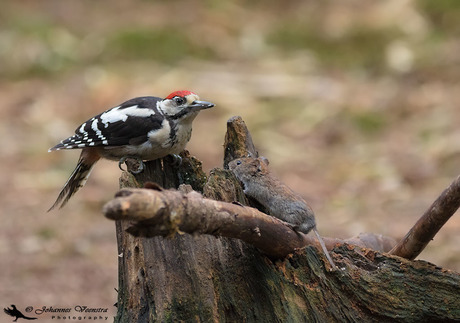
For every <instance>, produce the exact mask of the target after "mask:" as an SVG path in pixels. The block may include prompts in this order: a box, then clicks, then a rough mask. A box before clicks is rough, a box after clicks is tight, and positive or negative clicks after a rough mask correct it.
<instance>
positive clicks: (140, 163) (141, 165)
mask: <svg viewBox="0 0 460 323" xmlns="http://www.w3.org/2000/svg"><path fill="white" fill-rule="evenodd" d="M128 159H135V160H136V161H137V163H138V167H137V169H136V170H133V169H130V167H129V166H130V165H128V164H126V166H127V171H129V172H130V173H132V174H140V173H142V172H143V171H144V162H143V161H142V159H140V158H139V157H136V156H125V157H122V158H120V161H119V162H118V167H119V168H120V169H121V170H122V171H125V170H124V169H123V167H122V165H123V164H124V163H126V160H128Z"/></svg>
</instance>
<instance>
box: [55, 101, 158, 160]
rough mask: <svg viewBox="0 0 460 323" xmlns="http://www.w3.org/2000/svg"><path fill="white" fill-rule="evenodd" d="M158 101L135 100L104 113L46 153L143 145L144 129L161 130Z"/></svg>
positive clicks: (145, 135) (145, 139)
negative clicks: (98, 147)
mask: <svg viewBox="0 0 460 323" xmlns="http://www.w3.org/2000/svg"><path fill="white" fill-rule="evenodd" d="M161 100H162V99H161V98H158V97H153V96H146V97H138V98H134V99H131V100H128V101H126V102H124V103H122V104H121V105H119V106H117V107H114V108H112V109H109V110H106V111H104V112H102V113H101V114H98V115H97V116H94V117H93V118H91V119H89V120H88V121H86V122H84V123H82V124H81V125H80V126H79V127H78V128H77V129H76V130H75V135H73V136H72V137H69V138H67V139H65V140H62V141H61V142H60V143H59V144H57V145H56V146H54V147H53V148H51V149H50V151H53V150H60V149H78V148H80V149H81V148H84V147H97V146H123V145H139V144H142V143H143V142H145V141H147V134H148V133H147V132H146V131H145V129H149V130H153V131H155V130H156V129H160V128H161V126H162V122H163V120H164V119H165V116H164V114H163V113H161V112H160V111H159V109H158V102H160V101H161ZM127 119H129V122H126V120H127Z"/></svg>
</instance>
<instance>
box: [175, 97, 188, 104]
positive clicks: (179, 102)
mask: <svg viewBox="0 0 460 323" xmlns="http://www.w3.org/2000/svg"><path fill="white" fill-rule="evenodd" d="M174 101H175V102H176V103H177V105H182V104H184V103H185V101H186V100H185V98H184V97H183V96H175V97H174Z"/></svg>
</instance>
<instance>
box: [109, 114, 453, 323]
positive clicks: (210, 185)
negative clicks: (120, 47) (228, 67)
mask: <svg viewBox="0 0 460 323" xmlns="http://www.w3.org/2000/svg"><path fill="white" fill-rule="evenodd" d="M232 122H233V123H232V126H235V124H234V122H236V123H238V125H237V127H240V129H243V128H244V127H243V128H241V122H242V120H240V119H238V118H235V119H233V121H232ZM243 125H244V123H243ZM229 127H230V126H229ZM243 130H244V129H243ZM248 133H249V132H248ZM231 137H232V136H227V137H226V140H227V138H231ZM238 138H239V137H238V136H234V137H233V139H228V140H229V141H234V140H239V139H238ZM246 138H248V137H247V136H246ZM232 145H233V147H237V148H238V147H239V148H238V149H228V152H229V153H228V157H226V158H227V159H226V160H227V162H228V161H229V160H230V159H229V158H231V157H232V156H231V155H232V154H235V157H241V155H239V156H237V155H238V154H240V153H241V152H243V153H245V151H244V148H243V149H241V147H249V146H250V145H249V144H248V140H247V139H246V142H244V140H243V143H232ZM226 151H227V148H226ZM254 151H255V149H254ZM235 152H236V153H235ZM226 156H227V155H226ZM182 157H183V163H182V165H181V166H180V167H179V168H177V167H176V168H175V167H174V166H172V165H171V163H170V162H169V161H168V160H163V161H153V162H149V163H147V164H146V171H145V172H144V173H142V174H140V175H137V176H136V177H134V176H132V175H130V174H128V173H124V174H123V175H122V178H121V180H120V182H121V186H122V187H142V186H143V185H144V183H145V182H151V181H153V182H156V183H158V184H159V185H161V186H162V187H165V188H177V187H178V185H179V184H190V185H191V186H192V188H193V189H194V190H196V191H199V192H205V193H203V195H204V197H209V198H213V199H216V198H218V199H222V200H225V201H227V202H232V201H233V200H237V201H238V202H239V203H241V204H245V203H246V202H247V201H245V200H244V198H242V197H244V196H242V192H241V187H239V186H238V185H239V184H238V182H235V179H234V178H233V177H232V176H231V174H229V172H228V171H225V170H219V169H216V170H213V171H212V172H211V174H210V175H209V177H208V180H207V181H206V182H205V178H206V176H205V175H204V173H203V172H202V171H201V168H200V163H199V162H198V161H197V160H196V159H194V158H192V157H190V155H188V154H186V153H185V154H183V155H182ZM224 164H225V162H224ZM123 194H124V193H121V195H123ZM120 197H122V196H120ZM172 213H174V212H171V209H169V210H165V211H164V214H168V216H169V217H171V215H173V214H172ZM141 214H142V213H141ZM143 214H144V215H143V219H144V220H145V221H149V220H148V219H147V218H148V215H146V213H143ZM146 216H147V218H146ZM173 218H174V217H173ZM134 220H135V218H134ZM168 221H169V222H168V223H171V222H174V221H172V220H168ZM141 222H142V221H140V222H139V221H134V222H133V218H131V219H129V220H123V221H122V220H117V221H116V226H117V241H118V248H119V249H118V252H119V289H118V290H119V294H118V313H117V317H116V319H115V322H178V321H184V322H309V321H319V322H357V321H359V322H362V321H365V322H398V321H399V322H441V321H442V322H449V321H450V322H455V321H458V320H459V319H460V300H459V297H458V286H460V275H459V274H457V273H455V272H451V271H449V270H445V269H442V268H438V267H436V266H435V265H432V264H429V263H427V262H424V261H409V260H406V259H403V258H399V257H395V256H390V255H387V254H382V253H380V252H377V251H375V250H370V249H363V248H361V247H357V246H352V245H348V244H341V245H339V246H336V247H335V248H334V249H333V252H332V253H333V257H334V261H335V262H336V264H337V265H338V267H339V268H340V270H337V271H334V272H330V271H329V270H328V266H327V265H326V263H327V260H326V259H325V258H324V256H323V254H322V253H321V252H320V251H318V250H317V249H316V248H315V247H313V246H308V247H306V248H304V249H301V250H298V251H296V252H294V253H293V254H291V255H289V256H287V257H286V258H284V259H279V260H273V259H272V258H270V257H266V256H265V255H264V254H263V253H262V252H260V251H259V250H258V249H256V248H255V247H254V246H252V245H250V244H248V243H244V242H242V241H241V240H238V239H232V238H225V237H214V236H210V235H198V234H186V233H182V232H179V233H177V231H180V226H177V227H175V229H174V230H169V229H171V228H169V229H168V228H167V229H168V230H165V231H164V232H162V234H166V235H167V236H168V237H162V236H156V237H152V238H144V237H134V236H132V235H131V234H129V233H128V232H127V230H129V228H130V227H133V225H134V226H139V225H142V223H141ZM150 224H151V223H148V222H146V223H144V225H146V226H149V225H150ZM172 225H173V227H174V223H173V224H172ZM172 232H176V233H175V234H174V235H173V234H168V233H172ZM360 239H361V238H359V237H358V239H357V240H356V239H355V241H358V242H359V240H360Z"/></svg>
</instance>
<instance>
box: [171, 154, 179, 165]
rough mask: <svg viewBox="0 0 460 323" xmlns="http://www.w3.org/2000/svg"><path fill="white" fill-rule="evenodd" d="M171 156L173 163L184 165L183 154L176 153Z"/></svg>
mask: <svg viewBox="0 0 460 323" xmlns="http://www.w3.org/2000/svg"><path fill="white" fill-rule="evenodd" d="M170 156H171V157H172V165H173V166H175V167H179V166H180V165H182V157H181V156H179V155H176V154H171V155H170Z"/></svg>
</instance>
